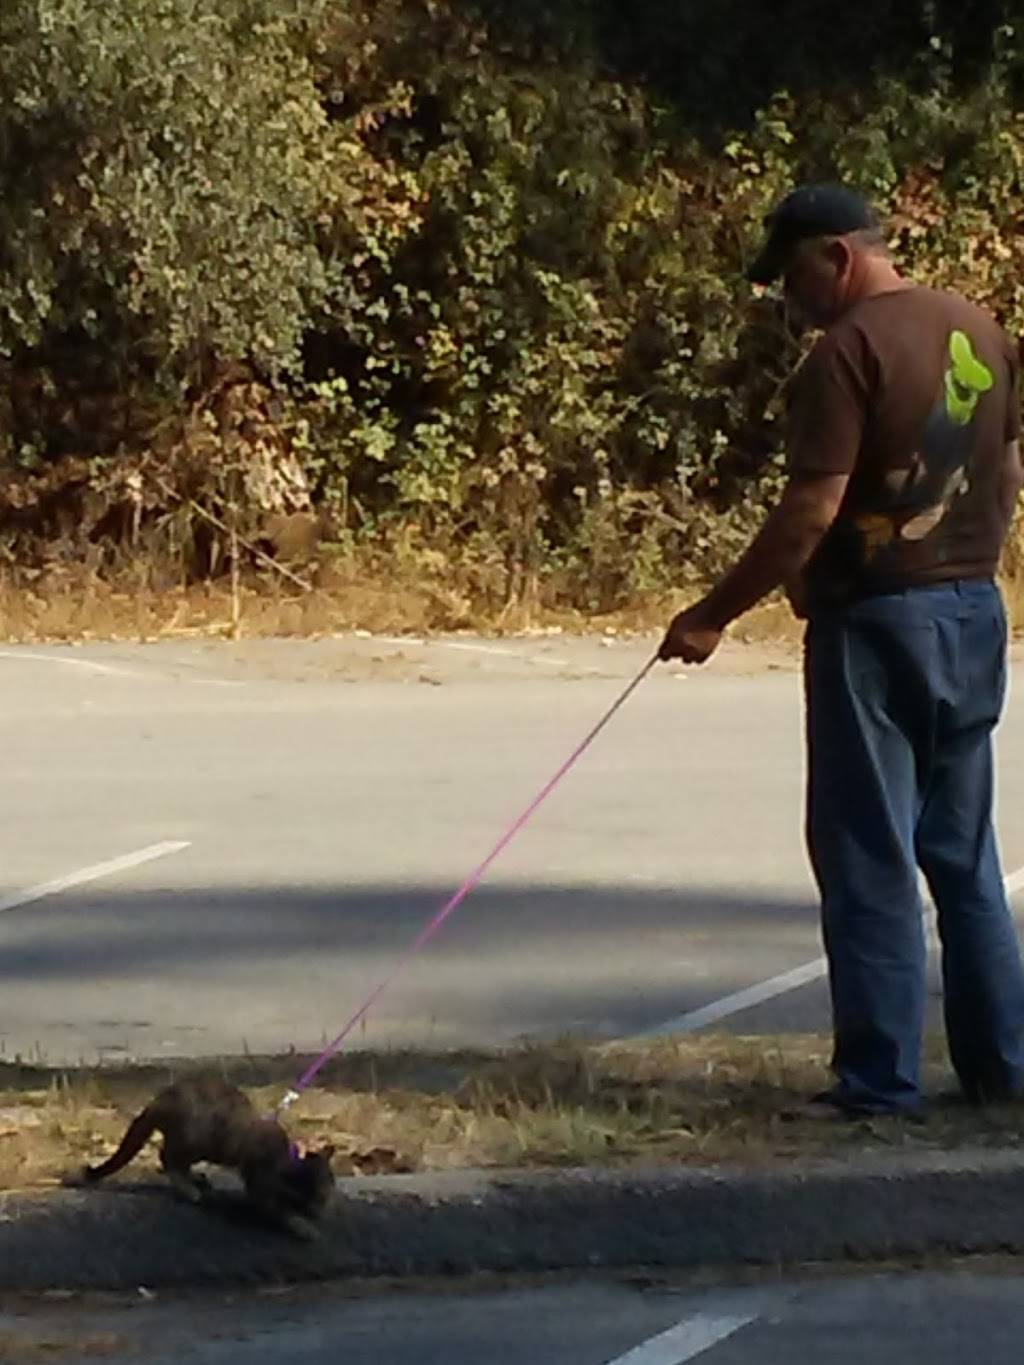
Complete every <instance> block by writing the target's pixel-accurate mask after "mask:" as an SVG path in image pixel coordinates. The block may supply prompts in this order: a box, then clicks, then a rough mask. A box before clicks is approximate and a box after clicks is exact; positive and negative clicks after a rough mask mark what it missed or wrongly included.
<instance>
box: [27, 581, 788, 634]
mask: <svg viewBox="0 0 1024 1365" xmlns="http://www.w3.org/2000/svg"><path fill="white" fill-rule="evenodd" d="M679 605H680V602H679V600H678V598H677V597H675V596H672V595H668V594H664V593H661V594H653V593H652V594H651V595H650V596H648V597H646V598H645V599H643V600H641V601H638V602H636V603H634V604H633V605H632V606H631V607H630V608H629V609H628V610H623V611H618V612H612V613H605V614H600V615H598V614H594V615H585V614H583V613H581V612H579V611H576V610H574V609H572V608H570V607H566V606H558V605H552V606H542V605H535V606H524V605H513V606H509V607H503V608H498V607H495V606H494V605H493V604H488V603H486V602H483V601H481V600H479V599H474V598H473V596H472V595H470V594H467V593H464V592H461V591H459V590H458V589H457V588H455V587H452V586H451V585H450V584H447V583H445V582H444V581H431V580H430V579H429V578H427V577H424V575H423V574H417V575H413V574H411V573H410V572H407V571H402V570H396V571H395V572H393V573H390V574H387V573H379V572H373V571H371V570H369V569H364V570H359V569H352V570H351V571H349V572H347V573H345V574H340V573H333V574H331V575H326V574H320V575H318V576H317V579H316V582H314V583H312V584H311V585H310V589H309V590H308V591H304V590H303V589H302V588H300V587H298V586H297V585H296V584H295V583H293V582H291V581H288V580H285V579H282V578H279V577H277V576H276V575H273V574H268V575H263V576H261V577H259V578H258V579H256V580H254V581H251V582H250V583H248V584H243V585H242V586H241V587H240V588H239V590H238V593H237V595H236V594H233V593H232V591H231V587H230V585H229V584H227V583H225V584H208V585H199V586H195V587H190V588H182V587H161V588H158V587H154V586H152V585H151V583H150V575H149V574H148V573H147V572H146V571H145V570H144V569H143V568H140V569H139V571H138V572H133V571H126V572H125V573H124V574H123V575H122V576H120V577H119V578H118V579H116V580H113V581H103V580H100V579H98V578H96V577H95V576H93V575H90V574H88V573H86V572H85V571H75V570H69V571H68V572H66V573H63V574H61V575H51V576H50V577H49V578H48V579H47V580H46V582H45V584H43V583H38V584H36V585H34V586H33V587H31V588H27V587H25V586H21V585H16V584H15V583H13V582H12V581H11V580H10V579H9V578H5V577H4V576H3V575H2V574H0V639H3V640H7V641H24V642H41V641H59V642H83V641H88V640H158V639H166V638H175V637H177V638H181V637H186V638H187V637H189V636H196V637H203V636H208V637H217V636H222V637H224V638H233V637H235V638H237V637H238V636H245V637H249V638H260V637H263V638H265V637H301V638H308V637H313V636H318V635H329V634H334V633H338V632H342V631H348V630H368V631H372V632H374V633H380V634H395V635H401V634H411V635H423V634H430V633H432V632H435V631H451V630H473V631H479V632H481V633H484V634H490V635H511V634H515V633H517V632H520V631H524V630H531V629H543V628H551V627H559V628H561V629H562V630H564V631H566V632H574V631H576V632H583V631H587V632H600V631H602V630H604V629H605V628H607V627H614V628H615V629H617V630H654V629H657V628H659V627H662V626H664V625H665V624H666V623H667V621H668V620H669V619H670V617H671V615H672V613H673V612H674V611H675V610H678V607H679ZM797 629H798V627H797V626H796V623H794V622H793V621H792V619H791V617H790V616H789V613H788V610H787V609H785V608H784V607H780V606H778V605H771V606H769V607H767V608H765V609H762V611H760V612H757V613H753V614H752V615H751V616H750V617H749V618H747V620H746V621H745V622H744V633H746V634H750V635H751V637H752V638H758V639H764V638H775V637H776V636H779V635H782V636H786V635H789V636H793V635H795V633H796V630H797Z"/></svg>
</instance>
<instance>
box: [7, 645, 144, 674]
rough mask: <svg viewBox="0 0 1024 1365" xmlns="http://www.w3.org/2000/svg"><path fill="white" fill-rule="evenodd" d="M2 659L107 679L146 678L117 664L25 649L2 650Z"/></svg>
mask: <svg viewBox="0 0 1024 1365" xmlns="http://www.w3.org/2000/svg"><path fill="white" fill-rule="evenodd" d="M0 659H29V660H31V662H33V663H38V664H62V665H63V666H64V667H65V668H83V669H85V671H86V672H87V673H98V674H101V675H102V676H103V677H107V678H145V677H146V676H147V675H146V674H145V673H139V672H138V671H137V670H135V669H132V668H119V667H118V666H117V665H115V664H98V663H96V662H95V661H94V660H92V659H73V658H71V657H70V656H65V655H63V654H35V653H30V652H28V651H27V650H23V649H18V650H15V649H0Z"/></svg>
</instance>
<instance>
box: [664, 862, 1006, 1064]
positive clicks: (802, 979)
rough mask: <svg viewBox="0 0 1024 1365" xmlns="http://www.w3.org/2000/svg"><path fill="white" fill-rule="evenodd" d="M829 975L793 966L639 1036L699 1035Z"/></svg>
mask: <svg viewBox="0 0 1024 1365" xmlns="http://www.w3.org/2000/svg"><path fill="white" fill-rule="evenodd" d="M1003 886H1004V887H1005V888H1006V894H1007V895H1008V896H1012V895H1013V894H1014V892H1015V891H1019V890H1020V889H1021V888H1022V887H1024V867H1021V868H1018V869H1017V871H1016V872H1011V873H1010V874H1009V876H1007V877H1004V878H1003ZM827 974H828V962H827V961H826V959H825V958H824V957H819V958H816V959H815V960H814V961H813V962H805V963H804V965H803V966H802V967H794V968H793V970H792V971H790V972H783V973H782V974H781V976H772V977H769V978H768V980H767V981H759V982H757V983H756V984H755V985H753V986H748V987H747V988H746V989H745V990H742V991H735V992H734V993H733V994H732V995H724V996H722V998H721V999H720V1000H712V1001H711V1003H710V1004H708V1005H701V1007H700V1008H699V1009H695V1010H689V1011H687V1013H686V1014H680V1015H679V1016H678V1017H677V1018H675V1019H668V1020H666V1022H665V1023H663V1024H656V1025H655V1026H654V1028H650V1029H644V1030H643V1032H642V1033H640V1034H639V1035H637V1036H638V1037H641V1038H662V1037H667V1036H670V1035H671V1034H676V1033H696V1032H697V1031H698V1029H702V1028H707V1026H708V1025H709V1024H717V1023H719V1021H720V1020H722V1019H728V1018H729V1017H730V1016H731V1015H734V1014H739V1013H740V1012H741V1011H742V1010H747V1009H751V1008H752V1007H753V1006H754V1005H763V1004H764V1003H765V1001H767V1000H774V999H775V998H776V997H777V996H780V995H788V994H789V992H790V991H795V990H799V988H800V987H801V986H808V985H810V983H811V982H812V981H818V980H820V979H821V978H822V977H824V976H826V975H827Z"/></svg>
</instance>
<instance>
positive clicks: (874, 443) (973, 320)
mask: <svg viewBox="0 0 1024 1365" xmlns="http://www.w3.org/2000/svg"><path fill="white" fill-rule="evenodd" d="M1019 427H1020V411H1019V403H1018V394H1017V357H1016V354H1015V352H1014V350H1013V348H1012V346H1011V344H1010V341H1009V338H1008V337H1007V335H1006V333H1005V332H1004V331H1003V330H1002V328H1001V327H1000V326H999V325H998V323H997V322H996V321H995V319H994V318H992V317H990V316H989V314H988V313H986V312H984V311H983V310H982V309H981V308H978V307H976V306H975V305H974V304H972V303H968V301H967V300H966V299H962V298H958V297H957V296H956V295H953V294H943V293H939V292H937V291H936V290H933V289H924V288H907V289H902V290H899V291H897V292H894V293H888V294H878V295H875V296H873V297H872V298H869V299H865V300H863V301H862V302H861V303H859V304H857V305H856V306H855V307H854V308H853V309H851V311H850V312H849V313H847V314H846V315H845V317H843V318H842V319H841V320H840V321H839V322H838V323H836V324H835V325H834V326H833V327H831V328H830V329H829V331H828V332H826V334H825V335H824V336H823V337H822V338H821V340H820V341H819V342H818V344H817V345H816V346H815V348H814V350H813V351H812V352H811V354H810V356H809V357H808V358H807V360H806V362H805V363H804V366H803V368H802V369H801V371H800V373H799V375H798V376H797V379H796V382H795V385H794V391H793V395H792V400H791V408H790V432H789V443H788V449H789V469H790V472H791V474H793V475H794V476H799V475H801V474H849V475H850V483H849V487H848V489H847V494H846V498H845V499H844V502H843V506H842V508H841V510H840V513H839V516H838V518H837V519H836V521H835V523H834V525H833V526H832V527H831V528H830V530H829V531H828V533H827V534H826V536H825V538H824V540H823V541H822V543H821V545H820V546H819V548H818V550H817V551H816V552H815V554H814V556H813V558H812V559H811V562H810V564H809V565H808V566H807V569H806V570H805V573H804V582H803V585H802V591H803V595H804V598H805V603H806V606H807V609H808V610H809V611H813V610H814V609H815V607H818V606H825V605H831V604H834V603H842V602H848V601H851V600H855V599H857V598H858V597H863V596H868V595H871V594H874V593H878V592H886V591H896V590H899V589H901V588H905V587H912V586H914V585H916V584H926V583H936V582H944V581H948V580H950V579H955V578H977V577H983V576H986V575H990V574H992V573H993V572H994V571H995V568H996V564H997V561H998V558H999V554H1000V551H1001V549H1002V545H1003V541H1004V540H1005V538H1006V533H1007V530H1008V513H1009V509H1008V508H1007V507H1006V505H1005V503H1006V499H1005V495H1004V493H1003V491H1002V490H1003V487H1004V483H1003V480H1004V474H1005V463H1006V460H1007V459H1008V458H1009V456H1008V452H1007V445H1008V443H1009V442H1011V441H1015V440H1016V439H1017V437H1018V433H1019Z"/></svg>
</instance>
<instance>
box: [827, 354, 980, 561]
mask: <svg viewBox="0 0 1024 1365" xmlns="http://www.w3.org/2000/svg"><path fill="white" fill-rule="evenodd" d="M995 382H996V381H995V375H994V374H993V372H992V370H991V369H989V367H988V366H987V365H986V364H985V363H984V362H983V361H982V360H979V358H978V356H977V355H976V354H975V350H974V343H973V342H972V340H971V338H970V337H969V336H968V335H967V333H966V332H960V331H954V332H952V333H951V335H950V338H949V367H948V369H946V370H945V371H944V372H943V376H942V388H941V392H940V394H939V396H938V397H937V398H936V401H935V404H934V406H933V407H932V410H931V412H930V413H929V415H928V420H927V422H926V423H925V426H924V429H923V431H922V433H921V436H920V438H919V442H918V445H917V449H916V451H915V452H914V454H913V457H912V458H911V459H910V460H909V462H908V463H907V465H905V466H902V467H899V468H896V469H892V470H890V471H889V472H888V473H887V474H886V475H885V494H884V495H883V497H882V498H881V499H880V500H879V505H876V506H875V507H873V508H871V509H870V510H867V509H865V511H864V512H862V513H861V514H860V515H859V516H858V517H856V518H855V519H854V525H855V526H856V527H857V529H858V530H859V532H860V534H861V536H862V555H863V560H864V562H866V563H868V564H875V565H877V564H879V561H884V558H885V556H886V554H887V552H890V551H893V552H895V551H896V550H897V549H898V547H899V546H900V544H907V543H908V542H909V543H914V542H917V541H922V540H925V539H926V538H927V537H928V536H930V535H931V534H932V533H933V532H934V531H937V530H938V529H939V527H940V526H942V524H943V523H944V522H945V520H946V517H947V516H948V515H949V513H950V512H951V510H952V509H953V507H954V506H955V504H956V503H957V501H958V499H959V498H961V497H963V496H965V495H966V494H967V493H969V492H970V488H971V482H970V464H971V456H972V453H973V451H974V445H975V441H976V439H977V432H976V428H975V425H974V420H975V418H976V416H977V413H978V405H979V403H980V402H981V400H982V398H983V397H984V396H985V395H986V394H987V393H990V392H991V390H992V389H993V387H994V386H995ZM943 553H944V550H943V547H942V546H941V545H937V546H936V550H935V554H936V555H937V556H938V557H939V558H940V559H941V557H942V555H943Z"/></svg>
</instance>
